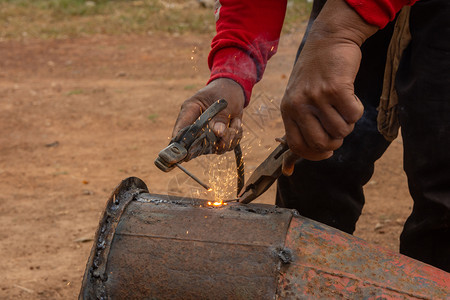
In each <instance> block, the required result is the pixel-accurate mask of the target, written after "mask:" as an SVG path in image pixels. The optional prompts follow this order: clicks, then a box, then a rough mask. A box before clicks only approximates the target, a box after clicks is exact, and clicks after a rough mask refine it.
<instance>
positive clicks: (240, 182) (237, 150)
mask: <svg viewBox="0 0 450 300" xmlns="http://www.w3.org/2000/svg"><path fill="white" fill-rule="evenodd" d="M234 156H235V157H236V170H237V196H238V197H239V193H240V192H241V190H242V188H243V187H244V183H245V178H244V160H243V159H242V149H241V144H237V146H236V147H234Z"/></svg>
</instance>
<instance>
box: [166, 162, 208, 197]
mask: <svg viewBox="0 0 450 300" xmlns="http://www.w3.org/2000/svg"><path fill="white" fill-rule="evenodd" d="M175 165H176V166H177V167H178V168H179V169H180V170H181V171H183V172H184V173H186V174H187V175H188V176H189V177H191V178H192V179H194V180H195V181H196V182H197V183H198V184H200V185H201V186H202V187H204V188H205V189H206V190H207V191H208V192H209V191H212V189H211V187H210V186H209V185H207V184H206V183H204V182H203V181H201V180H200V179H198V178H197V176H195V175H194V174H192V173H191V172H189V171H188V170H186V169H185V168H184V167H182V166H181V165H180V164H178V163H176V164H175Z"/></svg>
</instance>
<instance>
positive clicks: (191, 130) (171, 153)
mask: <svg viewBox="0 0 450 300" xmlns="http://www.w3.org/2000/svg"><path fill="white" fill-rule="evenodd" d="M227 106H228V103H227V101H226V100H225V99H220V100H217V101H216V102H214V103H213V104H212V105H211V106H210V107H208V108H207V109H206V110H205V111H204V112H203V113H202V114H201V115H200V117H199V118H198V119H197V120H196V121H195V122H194V123H193V124H192V125H190V126H187V127H185V128H183V129H182V130H181V131H180V133H179V134H178V135H177V136H176V137H175V138H174V139H172V140H171V141H170V144H169V145H168V146H167V147H166V148H164V149H163V150H161V151H160V152H159V154H158V157H157V158H156V160H155V165H156V166H157V167H158V168H159V169H160V170H162V171H164V172H169V171H171V170H172V169H173V168H175V166H177V164H179V163H181V162H183V161H188V160H190V159H191V158H193V157H196V156H198V155H200V154H207V153H210V152H207V151H208V150H207V148H206V145H210V146H211V145H214V144H215V143H216V142H217V137H216V136H215V135H214V133H213V132H212V131H211V129H210V128H207V125H208V123H209V121H211V119H212V118H214V117H215V116H216V115H217V114H218V113H219V112H221V111H222V110H224V109H225V108H226V107H227ZM193 145H195V146H196V147H193ZM191 147H193V148H196V151H194V152H197V153H195V154H194V155H193V154H192V153H190V150H192V149H191ZM234 154H235V156H236V167H237V173H238V179H237V181H238V182H237V186H238V187H237V190H238V191H237V193H238V194H239V192H240V191H241V189H242V187H243V186H244V163H243V160H242V151H241V147H240V145H239V144H238V145H237V146H236V147H235V148H234Z"/></svg>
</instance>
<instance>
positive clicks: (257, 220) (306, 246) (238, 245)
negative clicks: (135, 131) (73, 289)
mask: <svg viewBox="0 0 450 300" xmlns="http://www.w3.org/2000/svg"><path fill="white" fill-rule="evenodd" d="M449 294H450V274H449V273H446V272H444V271H442V270H439V269H437V268H434V267H431V266H429V265H426V264H424V263H421V262H419V261H416V260H414V259H411V258H408V257H406V256H403V255H400V254H397V253H393V252H390V251H388V250H385V249H382V248H379V247H375V246H373V245H370V244H368V243H367V242H365V241H363V240H361V239H358V238H356V237H353V236H351V235H348V234H346V233H343V232H341V231H339V230H336V229H334V228H331V227H328V226H326V225H323V224H321V223H318V222H315V221H312V220H309V219H307V218H304V217H302V216H300V215H299V214H298V213H297V212H296V211H295V210H289V209H282V208H277V207H274V206H271V205H262V204H248V205H242V204H237V203H235V204H230V205H227V206H222V207H220V208H217V207H210V206H208V205H206V201H205V200H199V199H191V198H188V199H186V198H185V199H182V198H177V197H169V196H167V195H155V194H149V193H148V190H147V187H146V186H145V184H144V183H143V182H142V181H141V180H140V179H138V178H128V179H126V180H124V181H123V182H122V183H121V184H120V185H119V186H118V187H117V189H116V190H115V191H114V193H113V195H112V196H111V198H110V199H109V201H108V203H107V207H106V209H105V212H104V214H103V216H102V218H101V220H100V225H99V228H98V230H97V234H96V237H95V241H94V245H93V248H92V251H91V255H90V257H89V260H88V263H87V266H86V271H85V275H84V278H83V284H82V288H81V292H80V299H295V298H374V299H375V298H379V297H382V298H395V299H397V298H418V299H448V297H449Z"/></svg>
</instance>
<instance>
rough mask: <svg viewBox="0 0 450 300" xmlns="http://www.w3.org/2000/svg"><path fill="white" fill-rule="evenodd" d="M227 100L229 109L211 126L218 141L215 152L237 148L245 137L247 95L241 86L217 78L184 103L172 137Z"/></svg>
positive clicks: (215, 118)
mask: <svg viewBox="0 0 450 300" xmlns="http://www.w3.org/2000/svg"><path fill="white" fill-rule="evenodd" d="M219 99H225V100H226V101H227V102H228V106H227V107H226V108H225V109H224V110H223V111H221V112H220V113H219V114H217V115H216V116H215V117H214V118H213V119H212V120H211V121H210V123H209V127H210V128H211V129H212V131H213V132H214V134H215V135H216V136H217V137H218V138H219V140H218V142H217V143H216V145H215V147H214V148H213V149H212V150H213V152H214V153H217V154H222V153H224V152H226V151H229V150H232V149H234V147H236V145H237V144H238V143H239V141H240V140H241V138H242V115H243V110H244V103H245V96H244V91H243V89H242V87H241V86H240V85H239V84H238V83H236V82H235V81H233V80H231V79H228V78H218V79H216V80H214V81H212V82H210V83H209V84H208V85H207V86H205V87H204V88H202V89H201V90H199V91H198V92H197V93H195V95H193V96H192V97H190V98H189V99H187V100H186V101H184V103H183V105H182V106H181V110H180V113H179V114H178V118H177V121H176V122H175V126H174V128H173V132H172V137H175V136H176V135H177V134H178V132H179V131H180V130H181V129H183V128H185V127H186V126H189V125H191V124H192V123H194V122H195V120H197V118H198V117H199V116H200V115H201V114H202V113H203V112H204V111H205V110H206V109H207V108H208V107H209V106H211V105H212V104H213V103H214V102H215V101H217V100H219Z"/></svg>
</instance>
